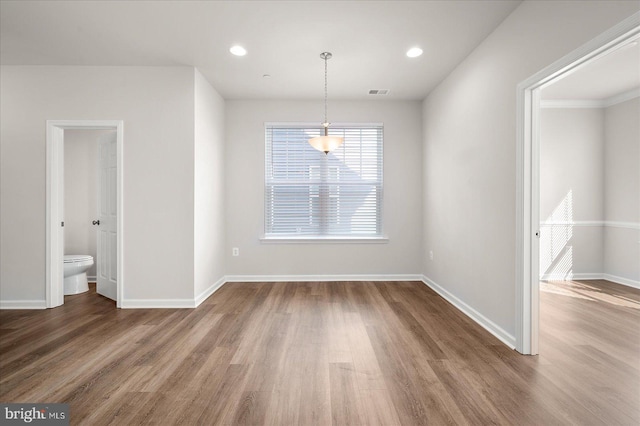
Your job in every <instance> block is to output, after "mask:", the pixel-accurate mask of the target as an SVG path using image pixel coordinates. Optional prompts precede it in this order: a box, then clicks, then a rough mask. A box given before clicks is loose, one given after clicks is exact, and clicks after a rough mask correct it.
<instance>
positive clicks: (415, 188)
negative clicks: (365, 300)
mask: <svg viewBox="0 0 640 426" xmlns="http://www.w3.org/2000/svg"><path fill="white" fill-rule="evenodd" d="M322 108H323V107H322V102H319V101H318V102H285V101H282V102H279V101H227V110H226V112H227V118H226V135H227V143H226V150H225V158H226V162H225V176H226V179H225V180H226V212H227V213H226V217H227V247H226V257H225V260H226V262H227V274H230V275H253V276H270V275H271V276H273V275H298V274H302V275H360V274H366V275H373V274H416V275H417V274H419V273H420V253H421V245H420V244H421V205H420V198H421V180H420V176H421V171H420V168H421V164H420V158H421V140H420V134H421V122H420V121H421V118H420V103H418V102H386V101H385V102H376V101H369V102H346V101H330V105H329V114H330V119H331V121H332V122H333V123H340V122H366V123H370V122H382V123H384V207H383V214H384V218H383V220H384V225H383V227H384V233H385V234H386V235H387V236H388V237H389V242H388V243H386V244H300V243H298V244H293V243H291V244H282V243H261V242H260V240H259V238H260V237H261V235H262V234H263V233H264V123H265V122H295V121H298V122H311V123H320V122H321V121H322V114H323V109H322ZM232 247H238V248H239V249H240V256H238V257H232V256H231V248H232Z"/></svg>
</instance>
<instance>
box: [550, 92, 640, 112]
mask: <svg viewBox="0 0 640 426" xmlns="http://www.w3.org/2000/svg"><path fill="white" fill-rule="evenodd" d="M639 96H640V88H635V89H631V90H628V91H626V92H623V93H620V94H618V95H615V96H611V97H608V98H605V99H546V100H542V101H540V108H609V107H610V106H614V105H617V104H621V103H623V102H626V101H629V100H631V99H634V98H637V97H639Z"/></svg>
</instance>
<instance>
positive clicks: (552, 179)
mask: <svg viewBox="0 0 640 426" xmlns="http://www.w3.org/2000/svg"><path fill="white" fill-rule="evenodd" d="M603 150H604V110H603V109H602V108H543V109H542V110H541V116H540V221H541V223H542V224H543V225H542V227H541V229H540V230H541V235H540V274H541V275H542V276H543V277H545V278H549V279H564V278H567V277H568V278H571V277H572V276H575V277H576V278H579V277H580V275H583V276H596V275H597V274H602V271H603V257H604V254H603V227H602V221H603V220H604V206H603V201H604V195H603V194H604V188H603V186H604V171H603V166H604V161H603V157H604V151H603ZM563 222H564V223H566V222H577V224H576V225H561V223H563ZM585 222H588V223H585ZM593 222H598V223H599V224H598V225H596V226H593V225H595V224H594V223H593ZM545 223H546V224H547V225H546V226H545V225H544V224H545ZM549 223H552V224H553V225H550V224H549ZM585 225H586V226H585Z"/></svg>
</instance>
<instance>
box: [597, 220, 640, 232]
mask: <svg viewBox="0 0 640 426" xmlns="http://www.w3.org/2000/svg"><path fill="white" fill-rule="evenodd" d="M604 226H607V227H610V228H627V229H635V230H636V231H640V222H618V221H614V220H605V221H604Z"/></svg>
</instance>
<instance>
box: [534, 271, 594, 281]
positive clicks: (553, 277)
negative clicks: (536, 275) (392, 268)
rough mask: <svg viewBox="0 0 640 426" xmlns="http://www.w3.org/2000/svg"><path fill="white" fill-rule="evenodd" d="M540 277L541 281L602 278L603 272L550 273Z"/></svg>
mask: <svg viewBox="0 0 640 426" xmlns="http://www.w3.org/2000/svg"><path fill="white" fill-rule="evenodd" d="M540 279H541V280H542V281H570V280H604V279H605V278H604V274H602V273H600V272H582V273H573V272H570V273H566V274H562V273H551V274H543V275H542V276H541V277H540Z"/></svg>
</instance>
